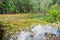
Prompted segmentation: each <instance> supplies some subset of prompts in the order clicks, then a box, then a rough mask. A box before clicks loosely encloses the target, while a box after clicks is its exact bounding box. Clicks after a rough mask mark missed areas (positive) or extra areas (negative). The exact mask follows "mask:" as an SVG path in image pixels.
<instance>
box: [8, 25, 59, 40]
mask: <svg viewBox="0 0 60 40" xmlns="http://www.w3.org/2000/svg"><path fill="white" fill-rule="evenodd" d="M54 37H55V38H56V39H52V38H54ZM47 38H49V39H52V40H60V30H58V28H56V27H52V26H50V25H43V26H42V25H40V24H39V25H35V26H34V27H32V29H31V31H25V30H24V31H23V30H20V31H19V32H18V33H17V34H14V35H11V36H10V38H9V40H48V39H47Z"/></svg>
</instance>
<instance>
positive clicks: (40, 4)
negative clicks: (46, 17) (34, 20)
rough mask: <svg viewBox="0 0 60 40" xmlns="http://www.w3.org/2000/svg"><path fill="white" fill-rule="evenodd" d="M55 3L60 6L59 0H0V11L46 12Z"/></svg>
mask: <svg viewBox="0 0 60 40" xmlns="http://www.w3.org/2000/svg"><path fill="white" fill-rule="evenodd" d="M56 4H57V6H58V7H60V0H0V13H25V12H40V13H47V12H48V10H49V9H51V6H55V5H56ZM58 7H56V8H55V9H57V10H59V8H58Z"/></svg>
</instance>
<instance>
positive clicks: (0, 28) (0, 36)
mask: <svg viewBox="0 0 60 40" xmlns="http://www.w3.org/2000/svg"><path fill="white" fill-rule="evenodd" d="M4 32H5V31H4V26H3V25H0V40H3V38H4Z"/></svg>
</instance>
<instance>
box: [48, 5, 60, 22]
mask: <svg viewBox="0 0 60 40" xmlns="http://www.w3.org/2000/svg"><path fill="white" fill-rule="evenodd" d="M59 11H60V10H59V8H58V5H57V4H55V5H53V6H51V8H50V9H49V10H48V13H49V16H50V17H49V18H51V16H52V18H51V20H55V21H60V12H59Z"/></svg>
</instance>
